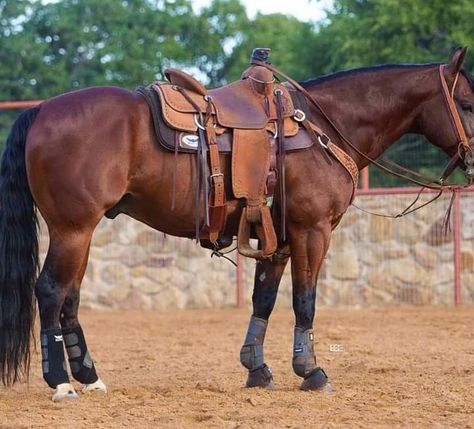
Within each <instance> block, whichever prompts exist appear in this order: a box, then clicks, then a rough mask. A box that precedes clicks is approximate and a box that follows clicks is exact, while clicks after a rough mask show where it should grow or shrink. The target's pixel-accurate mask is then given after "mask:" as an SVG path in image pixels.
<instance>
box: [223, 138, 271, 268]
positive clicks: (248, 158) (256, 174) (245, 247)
mask: <svg viewBox="0 0 474 429" xmlns="http://www.w3.org/2000/svg"><path fill="white" fill-rule="evenodd" d="M270 159H271V145H270V140H269V138H268V136H267V132H266V131H265V130H239V129H236V130H234V140H233V151H232V189H233V191H234V195H235V196H236V197H237V198H245V200H246V202H247V207H246V208H245V209H244V210H243V212H242V215H241V216H242V217H241V220H240V227H241V228H239V234H238V238H237V243H238V247H239V252H240V253H241V254H242V255H244V256H248V257H251V258H257V259H259V258H262V257H263V258H264V257H268V256H270V255H272V254H273V253H274V252H275V250H276V247H277V239H276V234H275V229H274V228H273V222H272V218H271V214H270V210H269V208H268V207H267V206H266V198H265V194H266V192H265V185H266V182H267V176H268V174H269V171H270ZM250 225H256V226H257V227H256V232H257V235H258V238H259V239H260V242H261V250H258V249H253V248H252V247H251V246H250V242H249V240H248V239H247V235H248V234H249V231H250Z"/></svg>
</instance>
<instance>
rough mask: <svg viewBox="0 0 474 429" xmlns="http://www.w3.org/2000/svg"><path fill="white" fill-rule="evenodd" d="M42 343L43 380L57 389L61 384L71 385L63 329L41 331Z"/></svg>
mask: <svg viewBox="0 0 474 429" xmlns="http://www.w3.org/2000/svg"><path fill="white" fill-rule="evenodd" d="M40 341H41V355H42V358H43V360H42V367H43V378H44V380H45V381H46V383H48V386H49V387H51V388H53V389H55V388H56V386H58V385H59V384H63V383H69V377H68V375H67V370H66V362H65V360H64V345H63V334H62V332H61V329H60V328H53V329H47V330H44V331H41V334H40Z"/></svg>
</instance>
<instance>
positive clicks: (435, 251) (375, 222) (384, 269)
mask: <svg viewBox="0 0 474 429" xmlns="http://www.w3.org/2000/svg"><path fill="white" fill-rule="evenodd" d="M411 198H412V197H411V196H409V195H408V196H401V195H398V196H382V197H380V196H374V197H370V196H364V197H358V198H357V203H358V204H360V205H362V206H363V207H364V208H368V209H371V210H375V211H380V210H384V208H385V207H391V210H393V211H396V209H397V207H398V206H400V207H403V206H404V205H405V206H406V204H407V203H408V202H409V201H411ZM448 199H449V197H448V196H446V197H444V198H442V199H440V200H439V201H437V202H435V203H433V205H432V206H430V208H425V209H422V210H419V211H417V212H415V213H413V214H412V215H410V216H408V217H406V218H403V219H399V220H390V219H384V218H379V217H374V216H370V215H367V214H365V213H362V212H360V211H358V210H356V209H355V208H353V207H351V208H350V209H349V211H348V213H347V214H346V216H345V217H344V219H343V221H342V223H341V225H340V226H339V227H338V228H337V229H336V231H335V233H334V235H333V239H332V242H331V247H330V251H329V253H328V256H327V259H326V261H325V263H324V264H323V267H322V270H321V274H320V277H319V282H318V295H319V296H318V305H327V306H339V305H343V306H344V305H349V306H364V305H387V304H450V303H452V302H453V283H454V271H453V241H452V234H451V233H448V234H447V235H446V234H445V233H444V231H443V229H442V219H443V213H444V208H445V207H446V205H447V202H448V201H447V200H448ZM462 218H463V224H462V225H463V226H462V251H461V276H462V287H463V296H462V299H463V302H473V301H474V194H472V193H467V194H466V195H465V196H463V198H462ZM42 231H43V233H42V236H41V251H42V254H43V255H44V252H45V250H46V248H47V246H46V244H47V243H46V240H47V238H46V234H45V233H44V232H45V231H46V229H45V227H44V226H43V228H42ZM234 253H235V252H234ZM231 256H232V257H233V258H234V259H235V256H236V255H235V254H232V255H231ZM253 264H254V262H253V261H252V260H244V273H245V277H244V284H245V297H246V301H247V302H250V296H251V285H252V279H253V270H252V268H253ZM235 284H236V270H235V267H234V266H233V265H232V264H230V263H229V262H227V261H225V260H222V259H218V258H210V252H209V251H208V250H205V249H202V248H200V247H199V246H198V245H197V244H195V243H194V242H193V241H192V240H186V239H177V238H174V237H170V236H165V235H163V234H161V233H159V232H156V231H154V230H152V229H150V228H148V227H147V226H145V225H143V224H141V223H139V222H136V221H134V220H132V219H130V218H127V217H125V216H119V217H118V218H117V219H116V220H115V221H110V220H107V219H104V220H103V221H102V222H101V223H100V225H99V227H98V228H97V230H96V232H95V234H94V238H93V241H92V246H91V250H90V260H89V264H88V267H87V272H86V276H85V279H84V284H83V287H82V305H84V306H87V307H114V308H117V307H118V308H156V309H165V308H209V307H225V306H232V305H234V304H235ZM278 303H279V305H283V306H289V305H290V304H291V287H290V270H289V269H287V270H286V274H285V276H284V280H283V283H282V286H281V293H280V296H279V299H278Z"/></svg>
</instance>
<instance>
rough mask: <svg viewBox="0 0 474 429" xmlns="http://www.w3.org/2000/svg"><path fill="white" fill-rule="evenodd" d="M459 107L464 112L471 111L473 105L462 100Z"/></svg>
mask: <svg viewBox="0 0 474 429" xmlns="http://www.w3.org/2000/svg"><path fill="white" fill-rule="evenodd" d="M460 104H461V109H462V110H464V111H465V112H471V113H472V111H473V107H472V104H471V103H468V102H467V101H462V102H461V103H460Z"/></svg>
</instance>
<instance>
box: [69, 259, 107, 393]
mask: <svg viewBox="0 0 474 429" xmlns="http://www.w3.org/2000/svg"><path fill="white" fill-rule="evenodd" d="M87 253H89V252H87ZM86 265H87V257H86V259H85V261H84V268H83V272H84V271H85V269H86ZM82 276H83V274H82ZM82 276H81V278H82ZM79 287H80V285H78V287H76V285H73V286H72V287H71V288H70V289H69V291H68V293H67V295H66V298H65V300H64V304H63V307H62V309H61V316H60V322H61V331H62V334H63V339H64V343H65V345H66V352H67V355H68V359H69V367H70V369H71V373H72V376H73V377H74V378H75V379H76V380H77V381H79V382H80V383H82V384H83V385H84V387H83V389H82V392H83V393H87V392H99V393H107V388H106V386H105V384H104V383H103V382H102V380H101V379H100V378H99V377H98V376H97V372H96V369H95V364H94V361H93V360H92V358H91V355H90V353H89V351H88V348H87V343H86V339H85V337H84V332H83V330H82V327H81V325H80V323H79V320H78V310H79V299H80V291H79Z"/></svg>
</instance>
